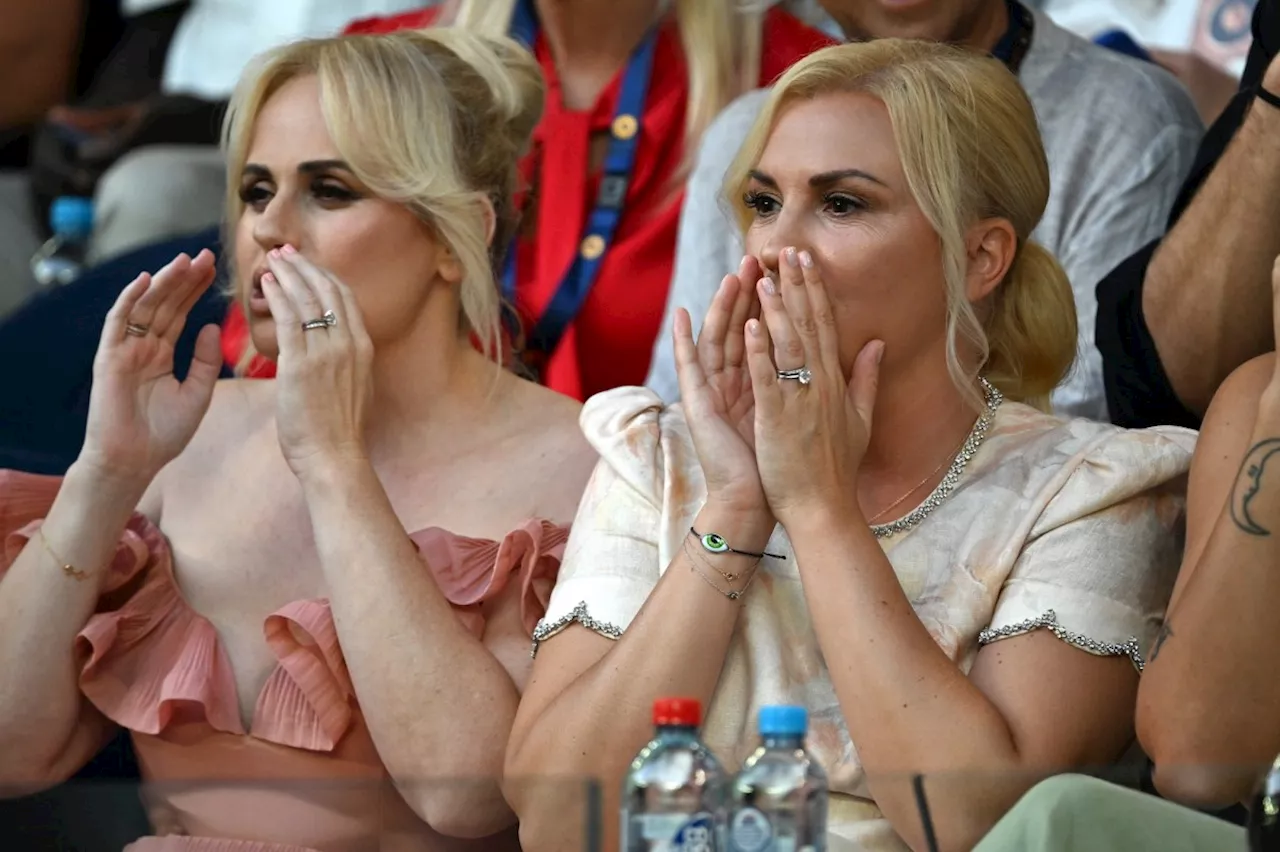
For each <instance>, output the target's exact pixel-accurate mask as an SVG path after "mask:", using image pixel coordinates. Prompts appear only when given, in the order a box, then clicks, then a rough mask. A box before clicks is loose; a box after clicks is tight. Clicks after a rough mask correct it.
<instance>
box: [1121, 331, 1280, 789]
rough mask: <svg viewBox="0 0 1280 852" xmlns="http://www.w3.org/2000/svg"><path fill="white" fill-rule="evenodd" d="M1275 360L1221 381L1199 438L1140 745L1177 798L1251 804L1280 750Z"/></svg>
mask: <svg viewBox="0 0 1280 852" xmlns="http://www.w3.org/2000/svg"><path fill="white" fill-rule="evenodd" d="M1274 360H1275V359H1274V356H1272V355H1266V356H1263V357H1261V358H1256V359H1254V360H1253V361H1250V362H1248V363H1247V364H1245V365H1244V366H1243V367H1241V368H1240V369H1238V370H1237V371H1236V372H1235V373H1233V374H1232V375H1231V377H1230V378H1229V379H1228V380H1227V382H1226V383H1225V384H1223V386H1222V388H1221V389H1220V390H1219V391H1218V394H1217V396H1215V398H1214V400H1213V404H1212V406H1211V407H1210V409H1209V413H1208V415H1207V416H1206V418H1205V421H1204V428H1203V430H1202V431H1201V433H1200V441H1199V444H1198V445H1197V447H1196V454H1195V460H1194V461H1193V463H1192V466H1191V479H1190V484H1189V487H1188V496H1187V546H1186V554H1185V557H1184V559H1183V563H1182V571H1181V573H1180V574H1179V576H1178V583H1177V586H1176V587H1175V589H1174V592H1173V600H1172V602H1171V603H1170V605H1169V610H1168V617H1167V619H1166V621H1165V625H1164V627H1163V628H1162V629H1161V631H1160V634H1159V635H1158V636H1157V637H1156V640H1155V642H1154V643H1153V645H1152V647H1151V650H1150V653H1149V655H1148V656H1149V662H1148V664H1147V669H1146V671H1145V673H1144V674H1143V677H1142V683H1141V686H1140V687H1139V691H1138V714H1137V730H1138V737H1139V739H1140V740H1141V742H1142V745H1143V747H1144V748H1145V749H1146V751H1147V753H1148V754H1149V755H1151V757H1152V759H1153V760H1154V761H1155V764H1156V771H1155V783H1156V786H1157V787H1158V788H1159V790H1160V792H1161V793H1162V794H1164V795H1166V796H1168V797H1170V798H1173V799H1178V800H1180V801H1183V802H1186V803H1188V804H1193V805H1200V806H1223V805H1227V804H1230V803H1232V802H1236V801H1240V800H1242V799H1244V798H1246V797H1247V796H1248V795H1249V793H1250V791H1251V788H1252V786H1253V784H1254V782H1255V781H1256V779H1257V777H1258V773H1259V772H1260V771H1261V768H1262V767H1263V766H1264V765H1266V764H1269V763H1270V762H1271V761H1272V760H1273V759H1274V758H1275V757H1276V755H1277V753H1280V676H1277V669H1276V665H1275V656H1274V654H1273V644H1272V642H1271V641H1269V640H1270V639H1271V637H1272V635H1273V633H1274V631H1275V630H1276V627H1277V626H1278V620H1277V613H1280V377H1275V376H1274V373H1275V368H1274V367H1273V362H1274Z"/></svg>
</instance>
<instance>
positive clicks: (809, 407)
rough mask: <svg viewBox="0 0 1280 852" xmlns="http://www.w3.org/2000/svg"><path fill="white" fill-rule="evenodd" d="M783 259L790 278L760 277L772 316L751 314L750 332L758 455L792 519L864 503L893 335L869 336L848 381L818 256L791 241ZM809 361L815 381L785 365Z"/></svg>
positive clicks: (773, 498)
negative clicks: (884, 361) (862, 486)
mask: <svg viewBox="0 0 1280 852" xmlns="http://www.w3.org/2000/svg"><path fill="white" fill-rule="evenodd" d="M779 267H780V274H781V278H782V281H781V283H780V284H775V282H773V281H772V280H770V279H765V280H764V281H761V282H760V285H759V287H760V303H761V308H762V314H763V318H764V322H759V321H755V320H753V321H751V322H749V323H748V324H747V335H746V337H747V359H748V363H749V365H750V368H751V384H752V386H753V387H754V388H755V394H756V462H757V464H758V466H759V469H760V481H761V484H762V485H763V486H764V491H765V496H766V498H767V499H768V501H769V508H770V509H772V510H773V513H774V516H775V517H776V518H777V519H778V521H779V522H780V523H781V524H782V525H783V526H784V527H785V526H787V525H788V522H789V521H791V520H793V519H796V518H800V517H805V516H810V515H812V514H814V513H817V512H821V511H825V510H835V511H854V512H856V511H857V510H858V490H857V475H858V468H859V466H860V465H861V463H862V457H863V455H864V454H865V453H866V451H867V443H868V441H869V440H870V437H871V414H872V410H873V409H874V407H875V401H876V383H877V381H878V379H879V374H880V358H881V355H882V354H883V353H884V343H883V341H880V340H871V341H868V342H867V343H866V344H865V345H864V346H863V347H862V350H861V351H860V352H859V353H858V357H857V359H856V360H855V361H854V366H853V376H852V378H850V379H849V380H848V381H846V380H845V378H844V372H843V370H842V369H841V366H840V346H839V335H838V332H837V330H836V320H835V314H834V313H833V311H832V309H831V303H830V301H828V299H827V291H826V286H825V285H824V284H823V283H822V278H821V276H820V275H819V274H818V270H817V268H816V267H815V266H814V265H813V259H812V257H811V256H810V255H809V254H808V252H798V251H797V250H796V249H794V248H788V249H784V250H783V252H782V257H781V258H780V262H779ZM801 369H807V371H808V382H807V383H804V382H802V381H800V380H798V379H794V378H780V377H779V375H778V372H779V371H788V370H801Z"/></svg>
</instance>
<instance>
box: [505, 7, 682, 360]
mask: <svg viewBox="0 0 1280 852" xmlns="http://www.w3.org/2000/svg"><path fill="white" fill-rule="evenodd" d="M537 34H538V20H537V17H536V16H535V15H534V12H533V4H532V2H531V0H521V2H520V3H518V4H517V5H516V9H515V12H514V14H513V15H512V19H511V36H512V37H513V38H515V39H517V40H519V41H521V42H523V43H524V44H525V45H527V46H528V47H529V49H530V50H532V49H533V44H534V41H535V39H536V38H537ZM657 41H658V39H657V28H656V27H655V28H654V29H653V30H650V31H649V33H647V34H646V35H645V37H644V41H642V42H640V44H639V45H638V46H637V47H636V49H635V51H634V52H633V53H632V54H631V59H630V60H629V61H628V62H627V68H626V70H625V71H624V72H623V76H622V88H621V91H620V92H619V94H618V108H617V110H616V111H615V112H614V114H613V123H612V124H611V125H610V137H609V147H608V150H607V151H606V153H605V158H604V173H603V174H602V175H601V177H600V189H599V191H598V192H597V194H596V203H595V207H594V208H592V210H591V213H590V215H589V216H588V217H587V224H586V227H585V228H584V229H583V232H582V239H581V240H580V241H579V243H578V251H577V254H576V255H575V256H574V259H573V262H572V263H571V264H570V265H569V269H568V270H567V271H566V272H565V274H564V276H563V277H562V278H561V279H560V284H559V286H558V287H556V292H555V295H553V296H552V297H551V301H550V302H549V303H548V304H547V309H546V311H545V312H544V313H543V315H542V316H541V317H540V318H539V319H538V321H537V323H536V324H535V325H534V327H533V330H532V331H531V332H530V334H529V336H528V338H527V345H528V348H529V349H532V350H535V351H538V352H541V353H544V354H546V355H550V354H551V353H552V352H554V351H555V348H556V346H557V345H558V344H559V343H560V338H561V337H562V336H563V335H564V332H565V329H566V328H568V327H569V324H570V323H571V322H573V320H574V318H575V317H576V316H577V315H578V311H580V310H581V309H582V305H583V303H585V302H586V300H587V296H588V295H589V294H590V293H591V287H592V285H594V284H595V281H596V277H597V276H598V275H599V274H600V265H601V263H602V262H603V260H604V255H605V252H606V251H607V250H608V248H609V246H610V244H611V243H612V242H613V237H614V234H615V233H616V232H617V230H618V222H619V221H621V219H622V208H623V205H624V204H625V202H626V200H627V190H628V189H629V188H630V186H631V177H632V174H633V173H634V172H635V165H636V149H637V148H638V147H639V142H640V117H641V115H643V113H644V103H645V98H646V96H647V95H648V93H649V77H650V73H651V72H652V70H653V54H654V46H655V45H656V44H657ZM518 245H519V238H518V237H517V238H516V240H515V241H514V242H513V244H512V245H511V246H510V247H509V248H508V250H507V264H506V267H505V268H504V270H503V274H502V295H503V298H504V299H506V300H507V301H508V302H509V303H512V304H514V303H515V295H516V254H517V251H518Z"/></svg>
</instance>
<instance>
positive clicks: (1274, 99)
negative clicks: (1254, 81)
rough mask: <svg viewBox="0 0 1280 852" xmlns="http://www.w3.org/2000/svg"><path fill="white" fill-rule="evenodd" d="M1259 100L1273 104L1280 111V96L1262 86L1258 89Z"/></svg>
mask: <svg viewBox="0 0 1280 852" xmlns="http://www.w3.org/2000/svg"><path fill="white" fill-rule="evenodd" d="M1258 100H1260V101H1263V102H1265V103H1269V104H1271V105H1272V106H1273V107H1275V108H1276V109H1280V95H1277V94H1276V93H1275V92H1271V91H1268V90H1266V89H1264V88H1262V87H1261V86H1259V87H1258Z"/></svg>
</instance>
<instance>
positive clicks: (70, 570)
mask: <svg viewBox="0 0 1280 852" xmlns="http://www.w3.org/2000/svg"><path fill="white" fill-rule="evenodd" d="M36 536H37V537H38V538H39V539H40V543H41V544H42V545H44V549H45V551H46V552H47V553H48V554H49V555H50V556H52V557H53V561H54V562H56V563H58V565H59V566H60V567H61V568H62V573H63V574H65V575H67V576H68V577H70V578H71V579H73V580H75V581H76V582H77V583H82V582H84V581H85V580H87V579H89V575H88V574H86V573H85V572H84V571H81V570H80V569H79V568H77V567H76V566H74V565H72V564H71V563H70V562H68V561H66V560H65V559H63V558H62V557H61V556H59V555H58V554H57V552H56V551H55V550H54V549H53V545H51V544H49V539H47V538H45V535H44V528H43V527H41V528H40V529H37V530H36Z"/></svg>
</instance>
